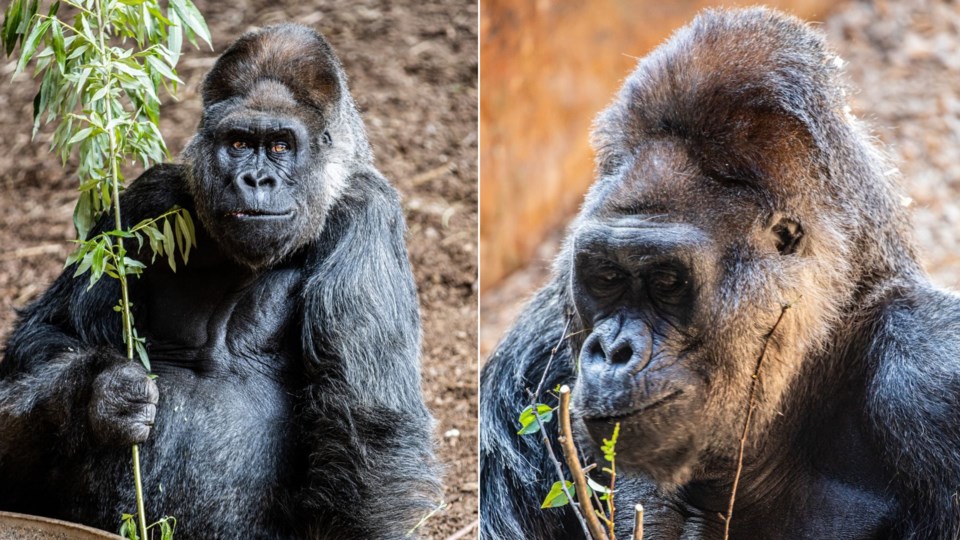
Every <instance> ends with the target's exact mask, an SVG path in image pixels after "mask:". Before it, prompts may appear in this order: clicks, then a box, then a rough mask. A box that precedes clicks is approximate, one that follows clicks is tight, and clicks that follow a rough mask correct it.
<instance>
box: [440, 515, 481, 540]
mask: <svg viewBox="0 0 960 540" xmlns="http://www.w3.org/2000/svg"><path fill="white" fill-rule="evenodd" d="M479 524H480V520H474V521H473V523H471V524H469V525H467V526H466V527H464V528H462V529H460V530H459V531H457V532H455V533H453V534H451V535H450V536H448V537H447V540H460V539H461V538H466V537H467V535H468V534H470V531H472V530H474V529H476V528H477V525H479Z"/></svg>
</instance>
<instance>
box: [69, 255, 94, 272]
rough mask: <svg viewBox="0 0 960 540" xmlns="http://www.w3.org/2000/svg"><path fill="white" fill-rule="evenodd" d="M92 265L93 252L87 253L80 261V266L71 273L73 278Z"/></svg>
mask: <svg viewBox="0 0 960 540" xmlns="http://www.w3.org/2000/svg"><path fill="white" fill-rule="evenodd" d="M92 264H93V252H92V251H88V252H87V253H86V254H85V255H84V256H83V259H81V260H80V264H79V265H78V266H77V271H76V272H74V273H73V277H78V276H80V275H82V274H83V273H84V272H86V271H87V270H89V269H90V266H91V265H92Z"/></svg>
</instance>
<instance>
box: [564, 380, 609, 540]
mask: <svg viewBox="0 0 960 540" xmlns="http://www.w3.org/2000/svg"><path fill="white" fill-rule="evenodd" d="M560 431H561V437H560V448H562V449H563V455H564V457H565V458H566V459H567V467H568V468H569V469H570V475H571V476H573V486H574V487H575V488H576V490H577V501H578V502H579V503H580V506H581V508H580V511H581V513H582V514H583V517H584V519H585V520H586V521H587V527H588V528H589V529H590V537H591V538H593V540H608V539H607V533H606V532H605V531H604V530H603V526H602V525H600V520H599V519H597V514H596V512H594V510H593V503H592V502H591V501H590V493H589V491H588V490H587V477H586V475H585V474H584V472H583V467H581V466H580V456H579V455H578V453H577V445H576V443H574V441H573V429H572V428H571V427H570V387H569V386H567V385H563V386H561V387H560Z"/></svg>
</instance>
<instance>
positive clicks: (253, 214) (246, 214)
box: [224, 209, 293, 219]
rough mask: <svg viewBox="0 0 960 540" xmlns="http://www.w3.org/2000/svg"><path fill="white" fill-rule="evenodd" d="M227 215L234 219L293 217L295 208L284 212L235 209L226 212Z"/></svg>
mask: <svg viewBox="0 0 960 540" xmlns="http://www.w3.org/2000/svg"><path fill="white" fill-rule="evenodd" d="M224 216H225V217H228V218H234V219H289V218H291V217H293V210H286V211H283V212H272V211H269V210H256V209H250V210H234V211H232V212H227V213H226V214H224Z"/></svg>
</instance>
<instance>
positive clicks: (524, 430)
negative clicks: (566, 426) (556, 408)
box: [517, 403, 553, 435]
mask: <svg viewBox="0 0 960 540" xmlns="http://www.w3.org/2000/svg"><path fill="white" fill-rule="evenodd" d="M537 414H539V415H540V420H542V421H543V422H544V423H547V422H549V421H550V420H551V419H552V418H553V408H551V407H550V406H549V405H544V404H543V403H537V413H536V414H534V412H533V406H532V405H528V406H527V408H526V409H524V410H523V411H521V412H520V418H519V419H518V420H519V421H520V431H518V432H517V435H530V434H532V433H536V432H538V431H540V422H539V421H537Z"/></svg>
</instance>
